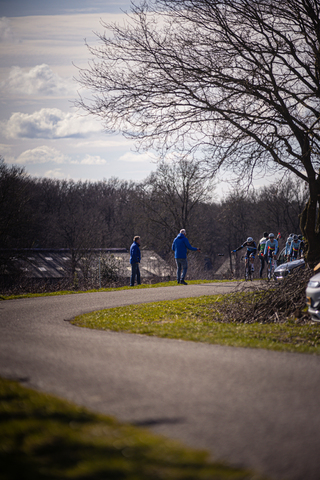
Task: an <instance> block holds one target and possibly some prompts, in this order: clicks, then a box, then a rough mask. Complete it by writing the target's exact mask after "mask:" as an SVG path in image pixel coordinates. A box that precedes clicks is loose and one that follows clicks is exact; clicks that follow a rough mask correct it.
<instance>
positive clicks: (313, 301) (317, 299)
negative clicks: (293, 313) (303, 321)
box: [306, 273, 320, 322]
mask: <svg viewBox="0 0 320 480" xmlns="http://www.w3.org/2000/svg"><path fill="white" fill-rule="evenodd" d="M306 297H307V305H308V312H309V313H310V315H311V318H312V320H314V321H316V322H320V273H317V274H316V275H314V276H313V277H311V278H310V280H309V283H308V285H307V288H306Z"/></svg>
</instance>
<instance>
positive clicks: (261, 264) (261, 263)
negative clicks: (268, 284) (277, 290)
mask: <svg viewBox="0 0 320 480" xmlns="http://www.w3.org/2000/svg"><path fill="white" fill-rule="evenodd" d="M259 260H260V272H259V276H260V278H262V272H263V269H264V256H263V255H259Z"/></svg>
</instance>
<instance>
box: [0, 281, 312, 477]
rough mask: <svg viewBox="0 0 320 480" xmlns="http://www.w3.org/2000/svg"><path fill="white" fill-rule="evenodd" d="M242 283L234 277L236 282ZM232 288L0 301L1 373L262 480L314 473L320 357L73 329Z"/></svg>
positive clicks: (200, 287)
mask: <svg viewBox="0 0 320 480" xmlns="http://www.w3.org/2000/svg"><path fill="white" fill-rule="evenodd" d="M242 285H243V284H242ZM235 288H239V285H238V284H235V283H229V284H226V283H224V284H205V285H188V286H187V287H186V286H176V287H166V288H154V289H141V290H138V289H134V288H133V289H130V290H124V291H117V292H106V293H90V294H79V295H67V296H56V297H39V298H33V299H20V300H11V301H4V302H0V375H1V376H2V377H6V378H12V379H16V380H18V381H20V382H21V383H22V384H23V385H26V386H28V387H31V388H34V389H38V390H41V391H45V392H49V393H53V394H55V395H58V396H60V397H62V398H66V399H69V400H71V401H74V402H76V403H77V404H80V405H84V406H86V407H89V408H90V409H92V410H94V411H97V412H102V413H106V414H109V415H114V416H116V417H117V418H118V419H120V420H123V421H128V422H131V423H134V424H136V425H140V426H143V427H148V428H150V429H152V430H153V431H154V432H156V433H160V434H164V435H166V436H169V437H171V438H177V439H179V440H182V441H183V442H185V443H186V444H188V445H191V446H194V447H197V448H204V449H206V450H208V451H210V452H211V454H212V458H214V459H218V460H222V461H226V462H228V463H229V464H232V465H238V466H242V467H250V468H253V469H255V470H256V471H258V472H260V473H265V474H266V475H268V476H269V477H270V478H274V479H281V480H282V479H288V480H319V479H320V357H317V356H311V355H302V354H290V353H281V352H271V351H264V350H255V349H244V348H232V347H221V346H216V345H206V344H200V343H193V342H185V341H177V340H167V339H159V338H156V337H147V336H142V335H132V334H125V333H115V332H104V331H97V330H91V329H85V328H78V327H75V326H73V325H71V324H70V323H69V322H68V320H70V319H72V318H73V317H74V316H76V315H78V314H80V313H85V312H90V311H93V310H100V309H103V308H108V307H114V306H120V305H130V304H133V303H141V302H149V301H157V300H170V299H174V298H181V297H188V296H198V295H208V294H215V293H226V292H228V291H231V290H233V289H235Z"/></svg>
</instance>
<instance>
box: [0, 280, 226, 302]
mask: <svg viewBox="0 0 320 480" xmlns="http://www.w3.org/2000/svg"><path fill="white" fill-rule="evenodd" d="M233 281H234V280H190V281H188V284H190V285H199V284H202V283H221V282H233ZM176 286H179V285H177V282H176V281H170V282H159V283H153V284H149V283H143V284H141V285H135V287H133V288H134V289H137V288H138V289H141V288H158V287H176ZM131 289H132V287H129V286H124V287H114V288H99V289H92V290H60V291H57V292H44V293H23V294H16V295H0V300H16V299H19V298H33V297H51V296H56V295H74V294H80V293H94V292H113V291H118V290H131Z"/></svg>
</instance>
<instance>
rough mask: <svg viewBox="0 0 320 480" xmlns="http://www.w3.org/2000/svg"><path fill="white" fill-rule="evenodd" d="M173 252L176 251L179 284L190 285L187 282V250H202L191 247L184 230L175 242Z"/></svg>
mask: <svg viewBox="0 0 320 480" xmlns="http://www.w3.org/2000/svg"><path fill="white" fill-rule="evenodd" d="M172 250H173V251H174V258H175V261H176V264H177V282H178V283H181V284H182V285H188V284H187V282H186V281H185V278H186V275H187V270H188V260H187V250H194V251H198V252H200V248H196V247H191V245H190V243H189V240H188V239H187V237H186V231H185V229H184V228H183V229H182V230H180V233H179V235H178V236H177V237H176V238H175V239H174V240H173V244H172ZM181 270H182V275H181Z"/></svg>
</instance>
